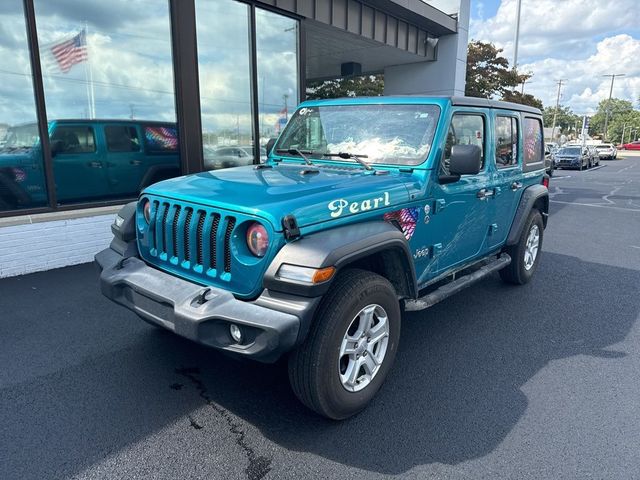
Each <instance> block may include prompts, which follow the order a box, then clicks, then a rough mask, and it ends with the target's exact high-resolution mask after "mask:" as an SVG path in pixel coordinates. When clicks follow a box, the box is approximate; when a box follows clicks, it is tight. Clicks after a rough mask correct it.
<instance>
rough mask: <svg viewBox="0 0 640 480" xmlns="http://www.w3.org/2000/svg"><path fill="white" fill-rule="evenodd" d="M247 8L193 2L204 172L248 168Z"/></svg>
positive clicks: (210, 1)
mask: <svg viewBox="0 0 640 480" xmlns="http://www.w3.org/2000/svg"><path fill="white" fill-rule="evenodd" d="M249 8H250V7H249V6H247V5H244V4H242V3H238V2H233V1H230V0H227V1H220V0H196V29H197V39H198V69H199V84H200V111H201V120H202V150H203V152H202V153H203V159H204V168H205V169H206V170H214V169H218V168H225V167H233V166H240V165H248V164H251V163H253V153H252V148H253V147H252V145H253V137H254V135H253V129H252V120H251V119H252V117H251V84H250V59H251V56H250V52H249Z"/></svg>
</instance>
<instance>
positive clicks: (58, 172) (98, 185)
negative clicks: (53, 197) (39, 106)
mask: <svg viewBox="0 0 640 480" xmlns="http://www.w3.org/2000/svg"><path fill="white" fill-rule="evenodd" d="M51 146H52V150H53V152H52V153H53V155H54V156H53V173H54V178H55V181H56V193H57V198H58V202H60V203H69V202H78V201H84V200H100V199H103V198H105V197H107V196H108V188H107V183H106V178H105V169H104V167H105V164H104V159H103V158H102V157H101V154H100V152H99V151H98V149H97V148H96V134H95V130H94V128H93V127H92V126H89V125H81V124H78V125H72V124H64V125H57V126H56V127H55V129H54V130H53V132H52V133H51Z"/></svg>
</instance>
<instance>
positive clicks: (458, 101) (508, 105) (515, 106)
mask: <svg viewBox="0 0 640 480" xmlns="http://www.w3.org/2000/svg"><path fill="white" fill-rule="evenodd" d="M384 97H392V98H396V99H402V98H407V99H409V98H410V99H412V100H415V99H424V100H429V99H440V100H449V101H450V102H451V105H455V106H464V107H481V108H499V109H502V110H516V111H518V112H525V113H532V114H534V115H540V116H542V111H541V110H540V109H539V108H535V107H531V106H529V105H523V104H521V103H513V102H503V101H501V100H491V99H488V98H479V97H465V96H455V95H453V96H452V95H424V94H420V93H414V94H405V95H383V96H382V97H372V96H368V97H367V96H365V97H342V98H332V99H326V100H310V101H311V102H314V101H320V102H323V101H327V102H339V101H340V100H342V99H344V100H351V101H352V100H354V98H357V100H364V101H371V103H376V101H378V103H379V100H380V98H384Z"/></svg>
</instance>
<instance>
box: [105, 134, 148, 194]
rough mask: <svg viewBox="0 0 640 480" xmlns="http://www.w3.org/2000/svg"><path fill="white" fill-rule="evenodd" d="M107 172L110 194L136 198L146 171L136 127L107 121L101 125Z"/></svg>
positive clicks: (144, 158) (146, 166)
mask: <svg viewBox="0 0 640 480" xmlns="http://www.w3.org/2000/svg"><path fill="white" fill-rule="evenodd" d="M104 138H105V146H106V153H105V157H106V167H107V168H106V173H107V180H108V182H109V190H110V191H111V194H112V195H116V196H125V197H126V196H128V197H135V196H137V195H138V193H139V192H140V185H141V183H142V178H143V177H144V175H145V173H146V172H147V168H148V165H146V157H145V153H144V150H143V148H142V141H141V139H140V133H139V132H138V127H137V126H136V125H131V124H122V125H119V124H109V125H106V126H105V127H104Z"/></svg>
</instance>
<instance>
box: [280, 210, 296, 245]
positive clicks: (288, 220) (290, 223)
mask: <svg viewBox="0 0 640 480" xmlns="http://www.w3.org/2000/svg"><path fill="white" fill-rule="evenodd" d="M282 227H283V228H284V238H286V239H287V240H293V239H295V238H298V237H299V236H300V228H298V221H297V220H296V217H295V216H294V215H293V214H291V213H290V214H289V215H287V216H285V217H283V218H282Z"/></svg>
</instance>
